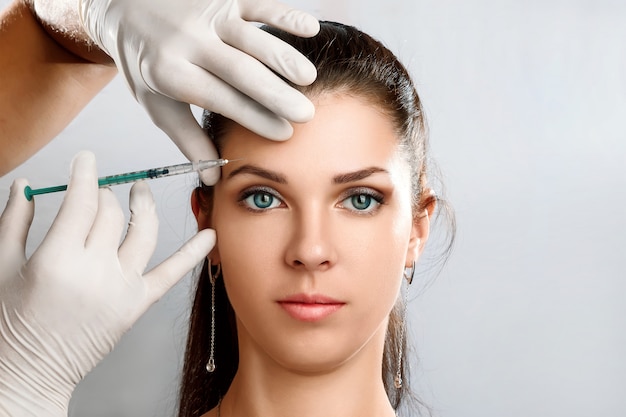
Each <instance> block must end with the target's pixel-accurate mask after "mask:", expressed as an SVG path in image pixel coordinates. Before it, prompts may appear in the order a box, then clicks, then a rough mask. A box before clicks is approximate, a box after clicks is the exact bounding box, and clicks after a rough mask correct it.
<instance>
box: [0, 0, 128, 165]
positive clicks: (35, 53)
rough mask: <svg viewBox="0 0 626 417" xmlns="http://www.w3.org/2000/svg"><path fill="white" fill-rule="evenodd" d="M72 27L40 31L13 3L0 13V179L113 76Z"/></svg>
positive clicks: (101, 55)
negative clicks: (69, 28) (63, 30)
mask: <svg viewBox="0 0 626 417" xmlns="http://www.w3.org/2000/svg"><path fill="white" fill-rule="evenodd" d="M38 12H39V10H38ZM40 15H41V14H40ZM44 17H45V15H44ZM69 18H72V17H71V16H69ZM53 23H54V22H53ZM61 23H62V22H61ZM76 23H78V22H77V21H76ZM78 28H79V26H76V30H75V31H74V30H70V31H66V32H60V31H55V30H54V29H52V27H47V28H44V27H43V26H42V24H40V22H39V21H38V20H37V19H36V18H35V16H34V15H33V13H32V12H31V9H30V7H29V6H28V5H27V4H25V3H23V2H21V1H19V0H16V1H15V2H14V3H12V4H11V5H10V6H9V7H8V8H7V9H5V10H4V11H3V12H2V14H0V80H2V82H1V84H0V176H2V175H5V174H6V173H8V172H9V171H11V170H12V169H13V168H15V167H17V166H18V165H20V164H21V163H22V162H24V161H25V160H26V159H28V158H29V157H30V156H32V155H33V154H34V153H35V152H37V151H38V150H39V149H41V148H42V147H43V146H44V145H45V144H47V143H48V142H49V141H50V140H52V138H54V137H55V136H56V135H57V134H58V133H59V132H61V130H63V128H64V127H65V126H66V125H67V124H68V123H69V122H70V121H71V120H72V119H73V118H74V117H76V115H77V114H78V113H79V112H80V111H81V110H82V109H83V108H84V107H85V106H86V105H87V103H88V102H89V101H90V100H91V99H92V98H93V97H94V96H95V95H96V94H97V93H98V92H99V91H100V90H101V89H102V88H103V87H104V86H105V85H106V84H107V83H108V82H109V81H111V79H112V78H113V77H114V76H115V74H116V72H117V70H116V68H115V66H114V65H113V63H112V61H110V59H108V58H107V57H106V55H104V53H102V52H101V51H100V50H99V49H97V48H90V47H89V45H88V44H87V43H86V41H85V39H86V38H84V37H83V38H81V37H80V36H79V33H80V32H79V31H78ZM53 37H54V39H53ZM70 51H72V52H70ZM78 55H80V56H78ZM91 61H95V62H99V63H98V64H96V63H94V62H91Z"/></svg>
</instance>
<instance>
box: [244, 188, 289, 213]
mask: <svg viewBox="0 0 626 417" xmlns="http://www.w3.org/2000/svg"><path fill="white" fill-rule="evenodd" d="M246 194H248V195H247V196H244V198H242V200H241V201H242V202H243V203H244V204H245V205H246V206H247V207H249V208H250V209H252V210H268V209H271V208H275V207H278V206H279V205H280V203H281V201H280V199H279V198H278V197H276V196H274V195H273V194H271V193H269V192H267V191H262V190H250V192H249V193H246Z"/></svg>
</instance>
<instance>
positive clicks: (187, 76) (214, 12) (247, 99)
mask: <svg viewBox="0 0 626 417" xmlns="http://www.w3.org/2000/svg"><path fill="white" fill-rule="evenodd" d="M78 1H79V7H80V14H81V19H82V21H83V25H84V27H85V30H86V31H87V33H88V34H89V35H90V37H91V38H92V39H93V40H94V41H95V42H96V44H97V45H98V46H100V48H102V49H103V50H104V51H105V52H106V53H107V54H109V55H110V56H111V57H112V58H113V60H114V61H115V63H116V65H117V67H118V69H119V70H120V71H121V72H122V73H123V75H124V77H125V78H126V81H127V83H128V85H129V86H130V89H131V90H132V92H133V93H134V95H135V97H136V99H137V100H138V101H139V102H140V103H141V104H142V105H143V106H144V107H145V108H146V110H147V111H148V113H149V115H150V117H151V118H152V120H153V122H154V123H155V124H156V125H157V126H159V127H160V128H161V129H162V130H163V131H165V133H167V134H168V135H169V136H170V137H171V138H172V140H173V141H174V142H175V143H176V145H177V146H178V147H179V148H180V149H181V151H182V152H183V153H184V154H185V155H186V156H187V157H188V158H189V159H190V160H198V159H214V158H215V157H216V156H217V155H216V152H215V150H214V148H213V147H212V145H210V143H209V141H208V140H207V138H206V135H205V134H204V133H203V131H202V130H201V128H200V126H199V125H198V123H197V121H196V120H195V118H194V117H193V115H192V113H191V109H190V106H189V104H187V103H191V104H194V105H196V106H199V107H201V108H203V109H208V110H211V111H214V112H217V113H221V114H223V115H224V116H226V117H228V118H230V119H232V120H234V121H236V122H237V123H239V124H241V125H243V126H245V127H246V128H248V129H250V130H252V131H253V132H255V133H258V134H259V135H261V136H265V137H267V138H270V139H276V140H285V139H288V138H289V137H290V136H291V134H292V126H291V125H290V123H289V121H292V122H306V121H309V120H310V119H311V118H312V117H313V113H314V107H313V104H312V103H311V102H310V101H309V100H308V99H307V98H306V97H305V96H304V95H302V94H301V93H299V92H298V91H296V90H295V89H293V88H291V87H289V86H288V85H287V83H285V82H284V81H283V80H281V79H280V77H278V76H277V75H275V74H274V73H273V72H272V70H274V71H276V73H278V74H280V75H281V76H283V77H285V78H286V79H288V80H290V81H292V82H293V83H295V84H298V85H308V84H310V83H312V82H313V81H314V80H315V77H316V70H315V67H314V66H313V64H311V62H309V61H308V60H307V59H306V58H305V57H304V56H303V55H301V54H300V53H299V52H297V51H296V50H295V49H294V48H292V47H291V46H289V45H287V44H286V43H284V42H282V41H281V40H279V39H277V38H276V37H274V36H272V35H269V34H268V33H266V32H264V31H262V30H261V29H259V27H258V25H256V24H254V23H251V22H260V23H265V24H268V25H270V26H274V27H277V28H280V29H283V30H285V31H288V32H291V33H293V34H295V35H299V36H305V37H309V36H313V35H315V34H316V33H317V32H318V31H319V23H318V21H317V20H316V19H315V18H314V17H313V16H311V15H309V14H307V13H304V12H301V11H297V10H294V9H292V8H290V7H288V6H285V5H283V4H281V3H278V2H276V1H274V0H78ZM218 176H219V171H218V170H211V171H210V172H209V171H205V172H204V173H203V177H202V179H203V181H204V182H205V183H208V184H211V183H214V182H215V181H216V180H217V179H218Z"/></svg>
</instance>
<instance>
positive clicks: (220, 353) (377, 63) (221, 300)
mask: <svg viewBox="0 0 626 417" xmlns="http://www.w3.org/2000/svg"><path fill="white" fill-rule="evenodd" d="M320 24H321V30H320V32H319V34H318V35H317V36H315V37H314V38H299V37H296V36H293V35H291V34H288V33H285V32H282V31H279V30H276V29H273V28H264V29H265V30H267V31H268V32H270V33H271V34H273V35H275V36H277V37H279V38H280V39H282V40H284V41H285V42H287V43H288V44H290V45H292V46H294V47H295V48H296V49H297V50H299V51H300V52H302V53H303V54H304V55H305V56H306V57H307V58H309V60H311V62H313V64H314V65H315V66H316V68H317V72H318V76H317V79H316V81H315V82H314V83H313V84H312V85H310V86H306V87H300V86H294V87H295V88H297V89H298V90H300V91H302V92H303V93H304V94H305V95H307V96H309V97H312V96H315V95H318V94H322V93H324V92H339V93H344V94H349V95H353V96H355V97H359V98H361V99H364V100H366V101H367V102H369V103H371V104H372V105H373V106H376V107H377V108H378V109H379V110H381V111H382V112H384V114H386V115H388V116H389V117H390V119H391V120H392V121H393V122H394V125H395V128H396V132H397V137H398V141H399V144H398V146H400V148H401V149H402V151H403V152H402V153H403V155H404V157H405V158H406V160H407V162H408V163H409V166H410V167H411V169H412V171H413V175H412V179H411V182H412V184H411V185H412V195H413V211H414V213H423V211H424V209H425V208H426V207H428V206H429V205H431V204H432V203H434V200H435V199H436V198H437V197H436V196H434V195H423V194H424V193H423V191H424V189H425V188H426V184H427V176H426V173H427V159H426V151H427V130H426V124H425V120H424V117H423V112H422V105H421V102H420V99H419V96H418V94H417V91H416V90H415V87H414V85H413V83H412V81H411V78H410V76H409V74H408V71H407V70H406V69H405V67H404V66H403V65H402V64H401V63H400V62H399V61H398V59H397V58H396V56H395V55H394V54H393V53H392V52H391V51H389V50H388V49H387V48H386V47H385V46H384V45H382V44H381V43H380V42H379V41H377V40H375V39H373V38H372V37H370V36H369V35H367V34H365V33H363V32H361V31H360V30H358V29H356V28H354V27H351V26H346V25H342V24H339V23H334V22H320ZM229 123H232V122H231V121H229V120H228V119H226V118H224V117H223V116H221V115H219V114H216V113H210V112H205V114H204V128H205V129H206V131H207V133H208V135H209V137H210V138H211V139H212V140H213V141H214V142H215V144H216V146H217V148H218V150H219V149H220V147H221V146H220V145H221V142H220V141H221V138H222V136H223V133H224V132H225V130H227V129H228V125H229ZM194 192H196V193H197V197H198V201H199V202H200V208H201V210H203V211H205V212H207V213H210V212H211V204H210V201H211V199H210V196H211V194H212V187H206V186H202V187H201V188H197V189H196V190H195V191H194ZM450 245H451V242H450ZM208 268H209V265H208V262H205V265H204V267H203V269H202V272H201V274H200V276H199V278H198V287H197V291H196V295H195V299H194V304H193V308H192V312H191V317H190V327H189V337H188V340H187V351H186V354H185V363H184V369H183V378H182V386H181V396H180V407H179V416H180V417H195V416H200V415H202V414H203V413H205V412H207V411H209V410H210V409H212V408H213V407H215V406H216V405H217V404H218V402H219V399H220V398H221V397H222V396H223V395H224V394H225V393H226V391H227V390H228V387H229V386H230V383H231V382H232V379H233V377H234V375H235V373H236V371H237V366H238V346H237V329H236V325H235V318H234V311H233V309H232V306H231V305H230V302H229V301H228V296H227V294H226V290H225V288H224V283H223V280H222V279H218V280H217V283H216V306H215V308H216V334H215V339H216V340H217V341H218V342H217V343H216V347H215V349H216V350H215V362H216V364H217V368H216V370H215V372H213V373H208V372H207V371H206V370H205V368H204V364H206V362H207V361H208V356H209V350H210V320H211V286H210V283H209V279H208ZM402 311H403V301H402V300H398V302H397V303H396V305H395V307H394V309H393V310H392V312H391V314H390V317H389V325H388V329H387V338H386V341H385V350H384V357H383V364H382V379H383V382H384V385H385V388H386V391H387V394H388V396H389V400H390V402H391V404H392V406H393V407H394V408H395V409H398V408H399V406H400V405H401V403H402V402H403V399H406V398H409V399H411V400H412V401H409V402H410V403H412V404H413V405H416V407H417V406H419V405H420V404H421V403H420V402H419V401H418V400H417V398H416V397H415V396H414V395H413V394H412V393H411V392H410V391H409V388H408V384H406V383H405V384H403V387H402V388H400V389H396V388H395V387H394V382H393V380H394V376H395V373H396V366H397V363H398V355H399V352H400V351H402V352H403V357H402V361H401V362H402V368H403V369H402V375H403V379H404V381H408V373H407V371H408V359H407V357H406V352H407V344H406V337H405V338H401V337H399V335H400V334H401V333H402V332H404V331H405V330H406V324H405V323H404V320H402V317H401V313H402ZM403 326H404V328H403ZM405 334H406V332H405ZM400 344H402V345H403V346H402V350H400ZM411 415H414V414H413V413H412V414H411Z"/></svg>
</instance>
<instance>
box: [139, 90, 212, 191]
mask: <svg viewBox="0 0 626 417" xmlns="http://www.w3.org/2000/svg"><path fill="white" fill-rule="evenodd" d="M141 101H142V104H143V105H144V107H145V108H146V111H147V112H148V114H149V115H150V118H151V119H152V120H153V121H154V123H155V124H156V125H157V126H158V127H159V128H160V129H161V130H163V131H164V132H165V133H166V134H167V135H168V136H169V137H170V138H171V139H172V141H173V142H174V144H176V146H178V149H180V151H181V152H182V153H183V155H185V156H186V157H187V159H189V160H190V161H199V160H208V159H216V158H218V154H217V150H216V149H215V145H213V142H212V141H211V140H210V139H209V137H208V136H207V134H206V133H205V131H204V130H203V129H202V128H201V127H200V126H199V125H198V122H197V121H196V119H195V117H194V116H193V113H192V112H191V108H190V107H189V105H188V104H186V103H182V102H179V101H175V100H172V99H170V98H169V97H166V96H161V95H157V94H151V95H150V96H149V97H146V98H142V100H141ZM200 178H201V179H202V182H204V183H205V184H207V185H213V184H215V183H216V182H217V180H219V178H220V169H219V168H211V169H205V170H204V171H202V172H201V173H200Z"/></svg>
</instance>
